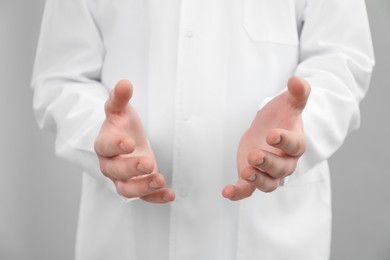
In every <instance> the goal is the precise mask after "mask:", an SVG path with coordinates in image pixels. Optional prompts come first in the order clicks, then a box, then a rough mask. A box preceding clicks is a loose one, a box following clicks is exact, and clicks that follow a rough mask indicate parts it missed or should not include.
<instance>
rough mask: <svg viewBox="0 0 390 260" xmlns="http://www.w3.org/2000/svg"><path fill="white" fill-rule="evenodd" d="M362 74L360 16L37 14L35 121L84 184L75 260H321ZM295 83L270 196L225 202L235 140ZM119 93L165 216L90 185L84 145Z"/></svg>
mask: <svg viewBox="0 0 390 260" xmlns="http://www.w3.org/2000/svg"><path fill="white" fill-rule="evenodd" d="M373 63H374V61H373V51H372V45H371V39H370V32H369V27H368V22H367V17H366V10H365V5H364V1H363V0H343V1H340V0H296V1H294V0H273V1H268V0H216V1H210V0H192V1H191V0H182V1H178V0H170V1H163V0H66V1H64V0H50V1H47V3H46V8H45V15H44V19H43V25H42V31H41V37H40V41H39V46H38V49H37V59H36V64H35V70H34V76H33V82H32V85H33V88H34V109H35V112H36V117H37V120H38V122H39V125H40V126H41V127H44V128H47V129H51V130H53V131H55V132H56V153H57V154H58V155H59V156H61V157H64V158H66V159H68V160H69V161H70V162H72V163H73V164H76V165H78V166H79V167H80V169H82V171H83V172H84V174H83V186H82V199H81V207H80V218H79V226H78V235H77V249H76V259H81V260H86V259H93V260H97V259H105V260H106V259H137V260H144V259H145V260H146V259H162V260H168V259H177V260H187V259H188V260H189V259H196V260H199V259H212V260H216V259H221V260H222V259H223V260H232V259H237V260H249V259H266V260H267V259H271V260H276V259H280V260H288V259H294V260H295V259H297V260H305V259H307V260H316V259H328V257H329V249H330V231H331V197H330V182H329V172H328V166H327V161H326V160H327V158H329V157H330V156H331V155H332V154H333V153H334V152H335V151H336V150H337V149H338V147H339V146H340V145H341V144H342V142H343V141H344V139H345V137H346V136H347V134H348V133H350V132H351V131H352V130H354V129H356V128H357V127H358V126H359V102H360V101H361V99H362V98H363V96H364V94H365V93H366V90H367V88H368V84H369V79H370V75H371V72H372V67H373ZM293 74H297V75H299V76H301V77H304V78H305V79H306V80H307V81H308V82H309V83H310V85H311V87H312V92H311V96H310V100H309V102H308V105H307V107H306V110H305V111H304V114H303V120H304V127H305V134H306V138H307V141H308V149H307V152H306V153H305V155H304V156H303V157H302V158H301V160H300V162H299V165H298V168H297V170H296V171H295V172H294V174H293V175H292V176H291V177H290V178H288V179H287V180H286V184H285V185H284V186H282V187H280V188H279V189H277V190H276V191H275V192H272V193H263V192H260V191H256V192H255V193H254V194H253V196H252V197H250V198H248V199H245V200H243V201H241V202H232V201H229V200H227V199H224V198H223V197H222V196H221V191H222V188H223V187H224V186H225V185H226V184H231V183H235V181H236V179H237V170H236V150H237V145H238V142H239V139H240V137H241V135H242V133H243V132H244V131H245V129H247V127H248V126H249V124H250V123H251V120H252V119H253V118H254V115H255V113H256V111H257V109H258V108H259V105H261V104H262V103H263V102H265V101H266V100H267V97H272V96H275V95H276V94H277V93H279V92H280V91H283V90H284V89H285V86H286V82H287V80H288V78H289V77H290V76H291V75H293ZM123 78H126V79H130V80H131V81H132V82H133V84H134V97H133V99H132V102H133V105H134V107H135V108H136V110H137V111H138V113H139V114H140V117H141V119H142V121H143V124H144V126H145V128H146V131H147V135H148V138H149V140H150V143H151V146H152V148H153V149H154V151H155V154H156V157H157V161H158V167H159V171H160V172H161V173H163V174H164V175H165V176H166V178H167V180H168V185H169V186H171V187H173V189H174V190H175V191H176V194H177V197H176V200H175V201H174V202H173V203H171V204H167V205H155V204H149V203H146V202H144V201H142V200H133V201H131V202H125V201H124V200H123V199H122V198H121V197H120V196H119V195H118V194H117V193H116V190H115V187H114V185H113V184H112V183H111V181H110V180H108V179H107V178H105V177H103V175H102V174H101V173H100V171H99V167H98V162H97V158H96V156H95V154H94V152H93V142H94V139H95V137H96V135H97V133H98V131H99V128H100V125H101V124H102V121H103V120H104V111H103V104H104V102H105V100H106V99H107V96H108V93H109V91H110V89H112V88H113V86H114V85H115V84H116V82H117V81H118V80H120V79H123ZM69 192H72V191H71V187H70V189H69Z"/></svg>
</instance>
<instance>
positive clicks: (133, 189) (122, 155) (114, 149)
mask: <svg viewBox="0 0 390 260" xmlns="http://www.w3.org/2000/svg"><path fill="white" fill-rule="evenodd" d="M132 94H133V86H132V84H131V83H130V82H129V81H126V80H122V81H119V82H118V83H117V85H116V86H115V88H114V89H113V90H112V91H111V93H110V96H109V98H108V100H107V102H106V104H105V112H106V119H105V121H104V122H103V124H102V127H101V129H100V133H99V135H98V137H97V138H96V140H95V152H96V154H97V156H98V158H99V163H100V169H101V171H102V173H103V174H104V175H105V176H106V177H108V178H110V179H111V180H112V181H113V182H114V184H115V186H116V188H117V190H118V192H119V193H120V194H122V195H123V196H125V197H128V198H136V197H140V198H141V199H143V200H145V201H149V202H155V203H165V202H170V201H173V200H174V198H175V194H174V192H173V191H172V189H169V188H165V187H164V186H165V179H164V177H163V176H162V175H161V174H159V173H157V166H156V165H157V164H156V160H155V157H154V154H153V151H152V149H151V148H150V146H149V143H148V141H147V138H146V136H145V132H144V129H143V127H142V124H141V121H140V119H139V117H138V114H137V113H136V111H135V110H134V108H133V107H132V106H131V105H130V104H129V101H130V98H131V96H132Z"/></svg>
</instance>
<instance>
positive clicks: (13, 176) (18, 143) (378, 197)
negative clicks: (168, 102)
mask: <svg viewBox="0 0 390 260" xmlns="http://www.w3.org/2000/svg"><path fill="white" fill-rule="evenodd" d="M43 2H44V1H43V0H33V1H32V0H0V86H1V93H0V119H1V123H0V259H1V260H19V259H20V260H22V259H23V260H25V259H27V260H29V259H34V260H35V259H37V260H38V259H39V260H46V259H47V260H49V259H56V260H62V259H64V260H65V259H73V250H74V242H75V241H74V240H75V234H76V225H77V214H78V213H77V212H78V203H79V196H80V175H79V172H78V171H77V170H76V169H75V168H73V166H71V165H69V164H68V163H67V162H65V161H62V160H61V159H58V158H56V157H55V156H54V152H53V149H54V148H53V147H54V145H53V140H54V137H53V136H52V135H51V134H49V133H47V132H43V131H41V130H39V129H38V127H37V125H36V123H35V121H34V118H33V114H32V109H31V106H32V105H31V96H32V92H31V89H30V87H29V84H30V77H31V69H32V64H33V59H34V55H35V48H36V43H37V37H38V33H39V26H40V19H41V15H42V8H43ZM366 2H367V8H368V12H369V17H370V22H371V30H372V35H373V39H374V46H375V52H376V60H377V66H376V70H375V73H374V75H373V78H372V84H371V89H370V91H369V94H368V96H367V98H366V99H365V100H364V101H363V103H362V106H361V108H362V126H361V129H360V130H359V131H357V132H354V133H353V134H352V135H351V136H350V137H349V138H348V139H347V140H346V142H345V144H344V146H343V147H342V149H341V150H339V151H338V152H337V153H336V154H335V155H334V156H333V157H332V159H331V169H332V184H333V209H334V210H333V212H334V222H333V244H332V260H339V259H342V260H344V259H354V260H360V259H361V260H367V259H371V260H389V259H390V223H389V221H390V203H389V201H390V199H389V198H390V189H389V188H388V187H389V184H390V174H389V169H388V168H389V167H388V163H389V162H390V156H389V151H388V149H389V147H390V137H389V134H390V125H389V112H390V102H389V99H390V88H389V84H388V77H389V74H390V70H389V66H390V51H389V47H390V34H389V32H390V1H389V0H367V1H366ZM340 112H342V111H340Z"/></svg>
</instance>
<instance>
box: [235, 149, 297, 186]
mask: <svg viewBox="0 0 390 260" xmlns="http://www.w3.org/2000/svg"><path fill="white" fill-rule="evenodd" d="M248 163H249V165H250V166H252V167H254V168H256V169H258V170H259V171H260V172H264V173H266V174H267V175H269V176H270V177H271V178H275V179H280V178H283V177H285V176H288V175H290V174H291V173H293V172H294V170H295V168H296V163H297V158H296V157H292V156H288V155H287V156H281V155H276V154H273V153H270V152H268V151H264V150H253V151H251V152H250V153H249V154H248ZM249 174H250V172H248V171H245V170H244V171H242V173H241V175H240V176H241V177H242V178H243V179H248V178H249V176H248V175H249Z"/></svg>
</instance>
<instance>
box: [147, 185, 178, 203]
mask: <svg viewBox="0 0 390 260" xmlns="http://www.w3.org/2000/svg"><path fill="white" fill-rule="evenodd" d="M141 199H143V200H145V201H148V202H152V203H167V202H172V201H174V200H175V192H174V191H173V190H172V189H170V188H162V189H159V190H157V191H154V192H152V193H151V194H149V195H146V196H143V197H142V198H141Z"/></svg>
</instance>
